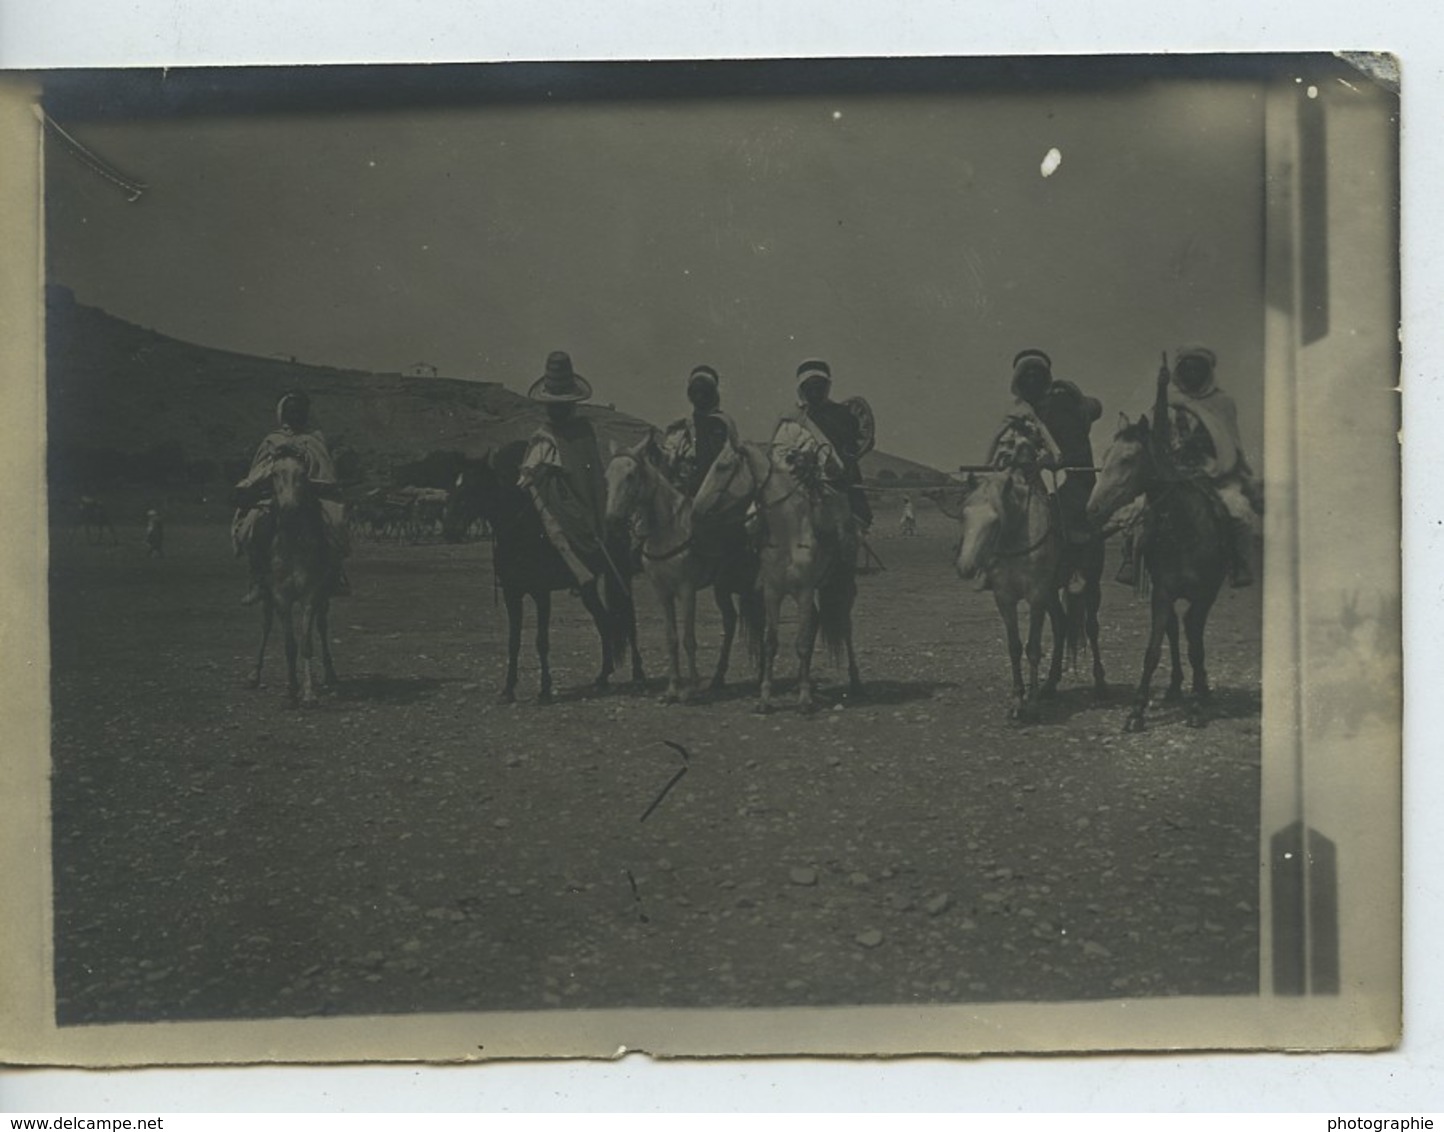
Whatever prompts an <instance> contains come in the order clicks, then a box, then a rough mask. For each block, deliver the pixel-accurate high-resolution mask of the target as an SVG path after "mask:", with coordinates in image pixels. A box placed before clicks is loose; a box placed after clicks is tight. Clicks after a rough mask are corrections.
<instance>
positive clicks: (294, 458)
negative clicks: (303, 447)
mask: <svg viewBox="0 0 1444 1132" xmlns="http://www.w3.org/2000/svg"><path fill="white" fill-rule="evenodd" d="M271 496H272V498H273V499H275V501H276V510H277V511H278V512H279V513H280V514H282V515H286V514H294V513H296V512H299V511H302V510H304V509H307V508H309V507H311V506H313V505H314V504H315V501H316V495H315V492H314V491H312V490H311V477H310V474H309V469H308V466H307V463H306V459H305V457H304V456H303V455H302V454H301V453H299V452H297V451H295V450H293V449H290V448H281V449H278V450H277V451H276V453H275V454H274V455H273V456H272V457H271Z"/></svg>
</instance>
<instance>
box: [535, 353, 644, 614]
mask: <svg viewBox="0 0 1444 1132" xmlns="http://www.w3.org/2000/svg"><path fill="white" fill-rule="evenodd" d="M527 396H528V397H530V398H531V399H532V400H533V401H539V402H541V403H542V404H543V405H545V406H546V420H545V421H544V422H543V423H542V424H541V425H539V426H538V427H537V429H536V431H535V432H534V433H532V436H531V439H530V441H528V443H527V449H526V455H525V456H524V457H523V458H522V462H521V471H520V474H519V475H518V477H517V484H518V486H520V487H522V488H523V489H525V490H526V493H527V495H528V496H529V497H530V498H531V501H532V504H533V505H534V506H535V507H536V509H537V513H538V515H540V517H541V520H542V527H543V529H544V530H545V531H546V536H547V540H548V541H549V542H550V543H551V544H552V545H553V546H554V547H556V549H557V552H558V553H559V554H560V555H561V557H562V561H563V562H565V563H566V565H567V569H568V570H570V571H571V574H572V577H573V578H574V579H575V580H576V583H577V586H578V587H581V586H586V585H590V584H593V583H596V582H598V581H600V580H601V579H602V578H603V577H604V576H605V575H606V574H607V573H608V570H609V567H610V559H609V557H608V550H607V545H606V514H607V483H606V478H605V477H606V469H605V466H604V465H603V463H602V455H601V449H600V447H599V445H598V443H597V434H596V431H595V430H594V429H593V428H592V425H591V422H590V421H588V420H586V418H584V417H581V416H578V415H577V412H576V407H577V405H578V404H580V403H581V402H583V401H587V400H590V399H591V396H592V387H591V384H590V383H589V382H588V381H587V379H586V378H584V377H583V376H582V375H581V374H579V373H577V372H576V371H575V370H573V369H572V359H571V357H570V356H569V355H568V354H566V353H565V352H564V351H562V350H554V351H552V352H551V353H550V354H549V355H547V360H546V371H545V372H544V373H543V374H542V376H541V377H539V378H537V379H536V381H535V382H533V383H532V387H531V389H530V390H528V391H527ZM618 581H620V579H618Z"/></svg>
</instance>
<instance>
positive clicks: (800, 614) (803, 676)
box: [797, 586, 817, 712]
mask: <svg viewBox="0 0 1444 1132" xmlns="http://www.w3.org/2000/svg"><path fill="white" fill-rule="evenodd" d="M816 646H817V591H816V590H815V589H813V588H812V587H810V586H809V587H807V588H805V589H803V590H802V591H801V592H800V593H799V594H798V595H797V707H798V710H799V711H802V712H811V711H812V708H813V704H812V652H813V649H814V648H816Z"/></svg>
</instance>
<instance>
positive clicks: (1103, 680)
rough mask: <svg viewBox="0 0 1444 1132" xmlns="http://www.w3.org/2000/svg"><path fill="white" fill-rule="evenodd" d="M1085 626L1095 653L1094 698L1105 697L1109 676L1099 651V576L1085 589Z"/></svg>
mask: <svg viewBox="0 0 1444 1132" xmlns="http://www.w3.org/2000/svg"><path fill="white" fill-rule="evenodd" d="M1083 602H1084V606H1083V609H1084V617H1085V620H1084V626H1085V628H1086V629H1087V632H1088V648H1089V649H1090V650H1091V651H1092V653H1093V698H1094V699H1095V700H1101V699H1105V698H1106V697H1107V695H1108V678H1107V677H1106V676H1105V675H1104V672H1103V657H1102V655H1101V654H1100V653H1099V651H1098V607H1099V606H1100V605H1102V603H1103V587H1102V586H1101V585H1099V584H1098V578H1096V577H1090V578H1089V579H1088V588H1087V589H1086V590H1084V591H1083Z"/></svg>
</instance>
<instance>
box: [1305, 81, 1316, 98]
mask: <svg viewBox="0 0 1444 1132" xmlns="http://www.w3.org/2000/svg"><path fill="white" fill-rule="evenodd" d="M1304 93H1305V94H1307V95H1308V96H1309V97H1310V98H1318V97H1319V88H1318V87H1316V86H1314V85H1313V84H1310V85H1309V89H1308V90H1306V91H1305V92H1304Z"/></svg>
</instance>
